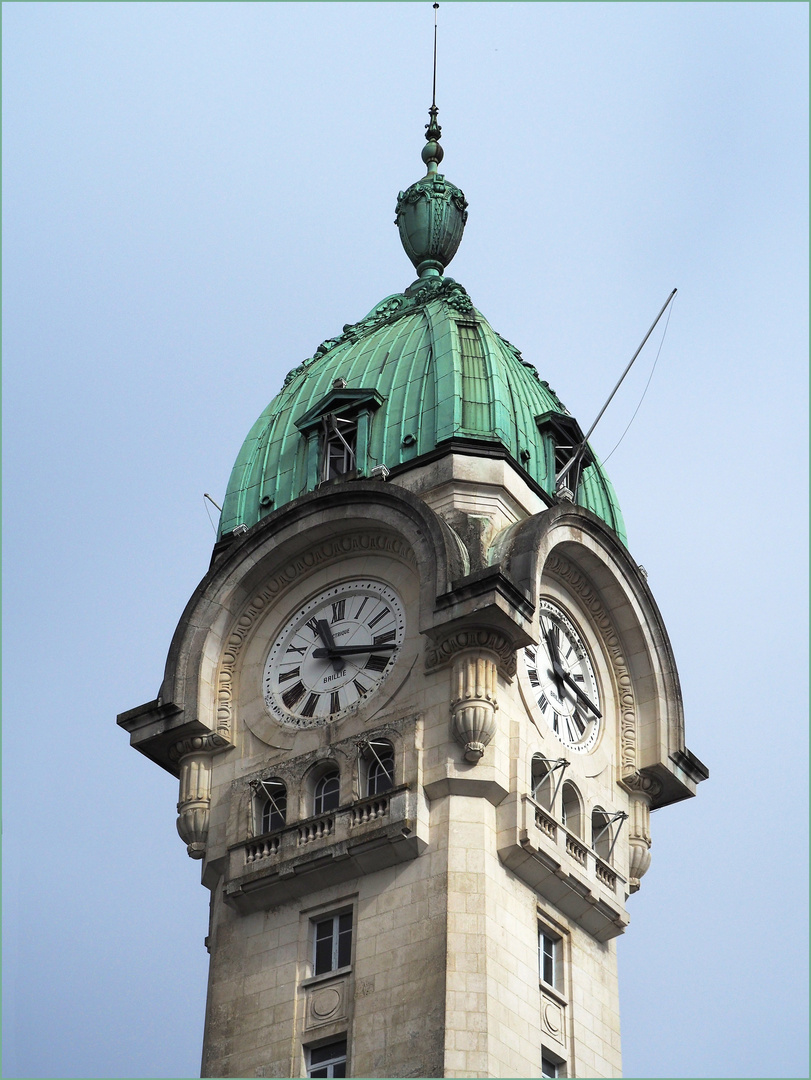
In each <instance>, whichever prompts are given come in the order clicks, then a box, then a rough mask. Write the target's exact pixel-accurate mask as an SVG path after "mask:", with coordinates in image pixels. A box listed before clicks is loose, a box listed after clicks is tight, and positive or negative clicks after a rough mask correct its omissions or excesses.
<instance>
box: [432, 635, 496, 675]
mask: <svg viewBox="0 0 811 1080" xmlns="http://www.w3.org/2000/svg"><path fill="white" fill-rule="evenodd" d="M466 649H489V651H490V652H492V653H495V654H496V658H497V661H496V662H497V666H498V669H499V671H500V672H501V674H502V675H503V676H504V677H505V678H507V679H512V677H513V676H514V675H515V666H516V661H515V646H514V645H513V644H512V642H511V641H510V640H509V638H507V637H506V636H505V635H504V634H500V633H499V632H498V630H457V631H456V633H454V634H449V635H448V636H447V637H444V638H440V639H439V640H437V641H434V642H432V643H431V645H430V646H429V647H428V649H427V650H426V654H425V667H426V670H429V671H430V670H432V669H433V668H438V667H443V666H444V665H445V664H449V663H451V662H452V661H453V659H454V658H455V657H456V655H457V654H458V653H460V652H462V651H464V650H466Z"/></svg>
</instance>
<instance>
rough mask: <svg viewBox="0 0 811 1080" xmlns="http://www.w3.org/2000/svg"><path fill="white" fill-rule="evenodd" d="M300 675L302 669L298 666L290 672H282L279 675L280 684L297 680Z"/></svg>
mask: <svg viewBox="0 0 811 1080" xmlns="http://www.w3.org/2000/svg"><path fill="white" fill-rule="evenodd" d="M300 674H301V668H300V667H298V666H296V667H294V668H291V669H290V670H289V671H285V672H282V673H281V674H280V675H279V682H280V683H283V682H289V681H290V680H291V679H295V678H296V677H297V676H298V675H300Z"/></svg>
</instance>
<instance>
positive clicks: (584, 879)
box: [498, 793, 628, 941]
mask: <svg viewBox="0 0 811 1080" xmlns="http://www.w3.org/2000/svg"><path fill="white" fill-rule="evenodd" d="M498 853H499V857H500V859H501V861H502V862H503V863H504V864H505V865H506V866H509V867H510V869H511V870H512V871H513V872H514V873H515V874H516V875H517V876H518V877H519V878H521V879H522V880H523V881H526V882H527V884H529V885H531V886H532V887H533V888H534V889H535V890H536V891H537V892H538V893H540V894H541V895H542V896H545V897H546V898H547V899H548V900H549V901H550V902H551V903H552V904H554V905H555V906H556V907H558V908H559V909H560V910H561V911H563V912H564V913H565V914H567V915H569V916H570V917H571V918H573V919H574V920H575V921H576V922H578V923H579V924H580V925H581V926H583V927H584V928H585V929H586V930H588V931H589V933H591V934H593V935H594V937H596V938H597V940H599V941H607V940H609V938H612V937H615V936H616V935H617V934H621V933H622V931H623V930H624V928H625V926H626V925H627V922H628V917H627V915H626V914H625V910H624V907H623V900H624V896H623V894H622V889H621V888H620V885H624V884H625V878H623V877H622V875H621V874H619V873H618V872H617V871H616V870H615V869H614V867H612V866H609V864H608V863H607V862H606V861H605V860H604V859H601V858H600V856H599V855H598V854H597V853H596V852H595V851H594V850H593V849H592V848H590V847H589V846H588V845H587V844H586V843H584V841H583V840H582V839H581V838H580V837H579V836H577V835H576V834H575V833H573V832H571V831H570V829H568V828H567V827H566V825H564V824H563V823H562V822H560V821H556V820H555V818H554V817H553V816H552V814H551V813H550V811H549V810H547V809H546V808H545V807H542V806H539V805H538V803H537V802H535V800H534V799H533V798H531V797H530V796H529V795H519V794H517V793H515V794H513V795H512V796H511V797H510V798H509V799H507V800H505V801H504V802H503V803H502V804H501V805H500V807H499V847H498Z"/></svg>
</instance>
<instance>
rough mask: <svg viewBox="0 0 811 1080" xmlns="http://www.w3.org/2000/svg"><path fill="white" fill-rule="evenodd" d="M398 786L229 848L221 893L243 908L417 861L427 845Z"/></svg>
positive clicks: (413, 803) (409, 796)
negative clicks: (406, 862)
mask: <svg viewBox="0 0 811 1080" xmlns="http://www.w3.org/2000/svg"><path fill="white" fill-rule="evenodd" d="M422 831H424V830H422V828H421V827H420V825H419V822H418V820H417V800H416V797H415V795H414V793H413V792H412V791H411V789H410V788H409V787H408V786H407V785H405V784H403V785H400V786H399V787H396V788H392V790H391V791H387V792H385V794H383V795H374V796H370V797H369V798H366V799H359V800H357V801H356V802H353V803H351V804H350V805H348V806H342V807H338V809H336V810H332V811H330V812H329V813H328V814H319V815H318V816H317V817H312V818H307V819H306V820H304V821H294V822H290V823H289V824H288V825H286V826H285V827H284V828H282V829H279V830H278V831H277V832H274V833H267V834H265V835H263V836H256V837H250V838H248V839H246V840H243V841H241V842H238V843H236V844H232V845H231V846H230V847H229V855H228V871H227V875H226V885H225V890H226V898H227V900H228V902H229V903H232V904H233V905H234V906H235V907H237V908H238V909H239V910H242V911H255V910H259V909H260V908H261V907H262V906H263V905H265V906H266V905H267V904H271V903H278V902H283V901H285V900H288V899H292V898H294V897H297V896H300V895H303V893H304V892H306V891H307V890H309V889H312V888H314V887H316V886H315V885H314V884H313V876H312V875H317V877H318V887H324V886H326V885H328V884H330V883H331V882H339V881H346V880H349V879H350V878H352V877H357V876H359V875H362V874H366V873H371V872H373V871H374V870H378V869H381V868H384V867H386V866H392V865H394V864H396V863H400V862H403V861H405V860H408V859H413V858H416V857H417V855H419V854H420V852H421V851H422V850H424V848H425V846H426V839H423V838H421V836H420V833H421V832H422Z"/></svg>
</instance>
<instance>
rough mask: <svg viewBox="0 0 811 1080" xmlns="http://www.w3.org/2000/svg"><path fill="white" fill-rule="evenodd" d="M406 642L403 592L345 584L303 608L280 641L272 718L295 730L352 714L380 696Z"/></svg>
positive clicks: (268, 667) (269, 682)
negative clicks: (379, 692) (371, 698)
mask: <svg viewBox="0 0 811 1080" xmlns="http://www.w3.org/2000/svg"><path fill="white" fill-rule="evenodd" d="M404 639H405V611H404V609H403V604H402V602H401V600H400V598H399V596H398V595H397V593H396V592H395V591H394V590H393V589H392V588H390V587H389V586H388V585H384V584H382V582H379V581H372V580H363V579H361V580H354V581H346V582H343V583H342V584H340V585H334V586H332V587H330V588H329V589H325V590H324V591H323V592H321V593H319V594H318V596H315V597H313V598H312V599H311V600H309V601H308V602H307V603H306V604H304V605H303V606H302V607H301V608H299V609H298V610H297V611H296V612H295V613H294V614H293V615H292V616H291V617H290V618H289V619H288V621H287V623H286V624H285V625H284V627H283V628H282V630H281V631H280V632H279V634H277V636H276V638H275V640H274V641H273V644H272V645H271V648H270V652H269V653H268V658H267V661H266V663H265V672H264V679H263V690H264V697H265V704H266V706H267V708H268V711H269V712H270V713H271V715H272V716H274V717H275V718H276V719H277V720H279V721H280V722H281V723H283V724H286V725H288V726H292V727H312V726H314V725H316V724H325V723H328V722H329V721H331V720H335V719H337V718H338V717H340V716H343V715H345V714H347V713H350V712H354V711H355V710H356V709H357V708H358V707H359V706H360V705H361V704H363V702H364V701H365V700H366V699H367V698H368V697H369V696H370V695H371V694H373V693H374V692H375V690H377V688H378V686H380V684H381V683H382V682H383V680H384V679H385V678H386V677H387V675H388V674H389V672H390V671H391V669H392V668H393V667H394V664H395V662H396V659H397V655H398V652H399V650H400V647H401V646H402V644H403V640H404Z"/></svg>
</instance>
